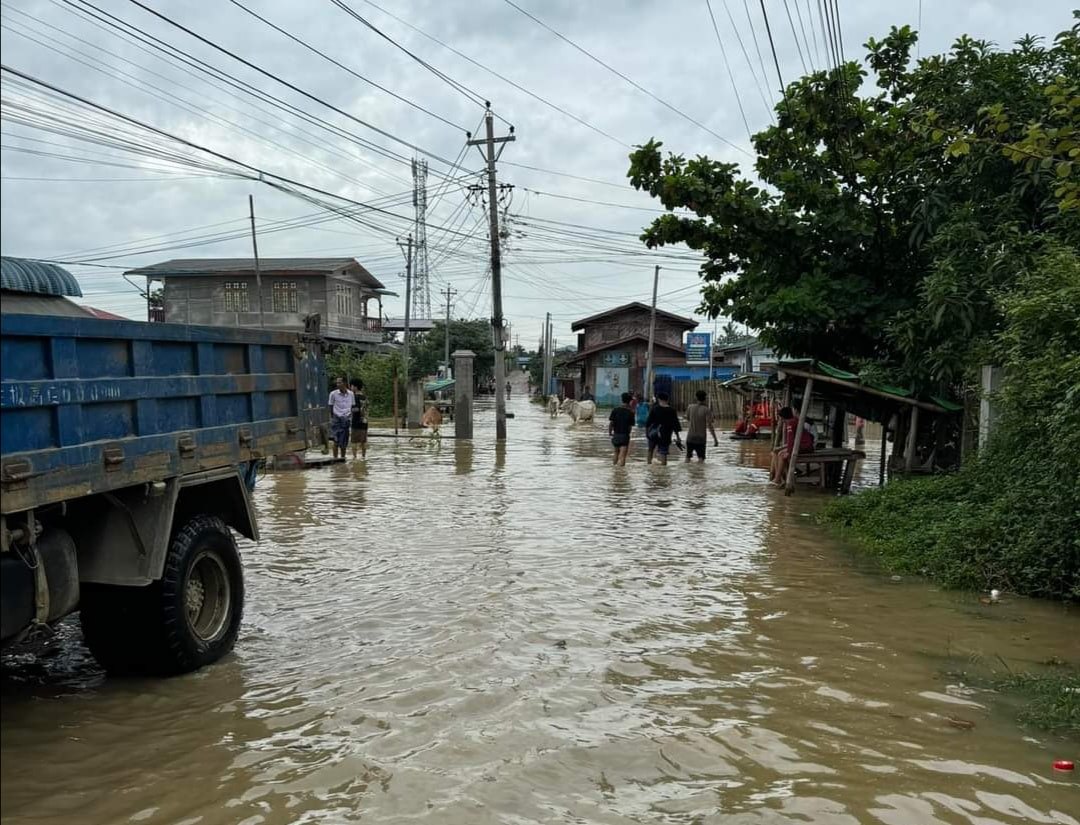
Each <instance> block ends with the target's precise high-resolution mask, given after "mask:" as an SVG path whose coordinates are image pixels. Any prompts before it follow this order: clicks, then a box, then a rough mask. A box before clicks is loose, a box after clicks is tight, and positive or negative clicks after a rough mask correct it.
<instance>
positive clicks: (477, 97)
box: [330, 0, 505, 122]
mask: <svg viewBox="0 0 1080 825" xmlns="http://www.w3.org/2000/svg"><path fill="white" fill-rule="evenodd" d="M330 2H331V3H333V4H334V5H335V6H337V7H338V8H339V9H341V10H342V11H343V12H345V13H346V14H347V15H349V16H350V17H352V18H353V19H354V20H356V21H357V22H359V23H362V24H363V25H365V26H366V27H367V28H369V29H370V30H371V31H373V32H375V34H377V35H379V37H381V38H382V39H383V40H385V41H386V42H387V43H390V44H391V45H392V46H394V48H396V49H398V50H400V51H401V52H403V53H405V54H407V55H408V56H409V57H411V58H412V59H413V60H415V61H416V62H417V63H419V64H420V65H421V66H423V67H424V68H425V69H427V70H428V71H429V72H431V73H432V74H433V75H435V76H436V77H437V78H439V79H440V80H442V81H443V82H444V83H446V84H447V85H448V86H450V88H452V89H454V90H455V91H456V92H458V93H459V94H461V95H462V96H463V97H465V99H466V100H469V101H470V102H472V103H475V104H476V105H478V106H480V107H481V108H484V109H487V108H490V104H489V102H488V98H487V97H485V96H483V95H481V94H479V93H477V92H474V91H473V90H472V89H470V88H468V87H467V86H465V85H463V84H461V83H459V82H458V81H456V80H454V79H453V78H452V77H450V75H448V74H446V73H445V72H443V71H440V70H439V69H437V68H435V67H434V66H433V65H431V64H430V63H428V62H427V61H426V60H424V59H423V58H422V57H420V56H419V55H418V54H416V53H414V52H412V51H410V50H409V49H406V48H405V47H404V46H402V45H401V44H400V43H398V42H397V41H396V40H394V38H392V37H391V36H390V35H388V34H386V33H385V32H384V31H382V29H380V28H379V27H378V26H376V25H375V24H374V23H372V22H371V21H369V20H368V19H367V18H365V17H364V16H363V15H361V14H360V13H359V12H357V11H355V10H354V9H352V8H351V7H350V6H349V5H348V4H347V3H344V2H342V0H330ZM500 119H501V118H500ZM504 122H505V121H504Z"/></svg>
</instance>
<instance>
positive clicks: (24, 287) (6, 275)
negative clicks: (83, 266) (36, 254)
mask: <svg viewBox="0 0 1080 825" xmlns="http://www.w3.org/2000/svg"><path fill="white" fill-rule="evenodd" d="M0 287H3V288H4V289H10V290H11V291H12V292H29V293H31V294H33V295H75V296H76V297H79V298H81V297H82V289H80V288H79V282H78V281H76V280H75V276H74V275H72V274H71V273H70V272H68V271H67V270H66V269H64V268H63V267H60V266H57V265H56V264H47V263H45V262H44V261H31V260H29V259H28V258H11V257H9V256H7V255H4V256H3V257H2V258H0Z"/></svg>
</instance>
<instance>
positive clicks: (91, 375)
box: [0, 315, 325, 513]
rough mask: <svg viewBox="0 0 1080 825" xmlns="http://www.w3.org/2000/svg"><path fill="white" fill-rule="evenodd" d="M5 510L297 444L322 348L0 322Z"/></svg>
mask: <svg viewBox="0 0 1080 825" xmlns="http://www.w3.org/2000/svg"><path fill="white" fill-rule="evenodd" d="M0 331H2V335H0V359H2V364H3V372H2V380H0V453H2V466H0V483H2V486H3V503H2V511H3V512H4V513H13V512H19V511H21V510H25V509H28V508H29V507H40V506H43V505H45V504H50V503H54V502H59V501H63V500H65V499H70V498H74V497H77V496H82V495H88V494H92V493H101V492H107V491H110V490H115V489H119V488H122V487H127V486H131V485H132V484H139V483H144V482H149V481H160V480H164V479H166V478H169V477H173V476H177V475H182V474H185V473H191V472H198V471H203V470H210V469H214V468H217V467H222V466H226V465H236V464H240V463H243V462H247V461H251V460H254V459H258V458H262V457H265V456H268V455H273V454H277V453H283V452H289V451H293V450H301V449H304V448H305V447H306V446H307V444H308V442H309V438H310V437H311V435H310V434H311V433H312V432H313V430H314V428H316V427H317V425H318V423H319V422H320V421H321V420H322V417H323V415H324V410H325V398H322V397H321V396H322V391H323V390H322V388H323V383H322V381H323V375H322V370H321V363H322V362H321V358H320V355H321V353H320V351H319V346H318V344H317V343H314V342H304V341H302V340H301V339H300V338H298V337H297V336H294V335H289V334H282V333H269V332H263V331H261V330H237V329H217V328H210V327H192V326H181V325H173V324H149V323H140V322H135V321H130V322H129V321H106V320H100V319H93V318H85V319H84V318H64V317H57V316H33V315H3V316H2V317H0Z"/></svg>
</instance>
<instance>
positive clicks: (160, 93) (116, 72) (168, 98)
mask: <svg viewBox="0 0 1080 825" xmlns="http://www.w3.org/2000/svg"><path fill="white" fill-rule="evenodd" d="M13 11H16V12H19V13H20V14H24V13H23V12H21V11H19V10H18V9H13ZM25 16H27V17H30V18H31V19H34V20H37V18H34V17H33V16H32V15H25ZM39 22H43V21H39ZM17 25H20V26H23V27H25V28H27V29H29V30H30V31H33V32H35V33H36V34H39V35H40V36H42V37H44V38H45V39H46V40H48V41H50V42H51V43H53V44H54V46H49V45H47V44H45V43H42V42H41V41H39V40H37V39H36V38H33V37H30V36H29V35H27V34H25V33H24V32H21V31H16V30H14V29H11V28H10V27H9V25H8V24H7V23H4V24H3V27H4V28H5V29H8V30H9V31H12V32H13V33H14V34H17V35H18V36H20V37H23V38H26V39H28V40H30V41H32V42H34V43H37V44H38V45H40V46H42V47H43V48H47V49H51V50H53V51H56V52H58V53H59V54H61V55H62V56H64V57H67V58H68V59H69V60H73V61H75V62H77V63H81V64H82V65H84V66H87V67H88V68H90V69H92V70H94V71H96V72H100V73H102V74H105V75H107V76H112V77H116V79H118V80H120V82H121V83H124V84H126V85H128V86H131V87H132V88H135V89H137V90H138V91H141V92H144V93H147V94H150V95H151V96H153V97H156V98H158V99H160V100H163V101H165V102H169V103H172V104H173V105H176V106H179V107H180V108H182V109H184V110H185V111H188V112H190V113H192V114H197V115H200V116H202V117H205V118H208V119H210V120H213V121H215V122H217V123H219V124H221V125H224V126H225V127H226V128H229V129H233V130H235V131H239V132H241V133H243V134H246V135H248V136H250V137H252V138H255V139H256V140H259V141H261V142H263V143H266V144H268V145H271V146H275V147H277V148H278V149H280V150H283V151H285V152H287V153H289V154H291V155H294V156H296V157H298V158H300V159H303V160H305V161H307V162H309V163H311V164H313V165H315V166H318V167H320V168H322V169H324V170H325V171H328V172H331V173H333V174H336V175H338V176H340V177H342V178H344V179H346V180H349V181H351V182H353V183H356V184H358V185H360V186H363V187H365V188H370V189H372V191H379V190H378V189H376V188H375V187H371V186H370V184H367V183H365V182H364V181H361V180H359V179H358V178H355V177H352V176H351V175H348V174H345V173H343V172H341V171H339V170H338V169H335V168H334V167H332V166H329V165H327V164H324V163H322V162H321V161H318V160H315V159H314V158H311V157H308V156H306V155H303V154H301V153H299V152H297V151H296V150H294V149H291V148H290V147H288V146H285V145H284V144H282V143H279V142H278V141H276V140H273V139H272V138H269V137H267V136H265V135H264V134H262V133H261V132H256V131H254V130H251V129H248V128H247V127H245V126H243V125H241V124H239V123H236V122H234V121H231V120H229V119H227V118H223V117H220V116H219V115H216V114H214V113H213V112H211V111H210V110H208V109H206V108H204V107H202V106H199V105H198V104H196V103H192V102H191V101H189V100H186V99H185V98H183V97H181V96H179V95H176V94H173V93H171V92H169V91H167V90H166V89H163V88H161V87H159V86H155V85H154V84H152V83H149V82H147V81H145V80H142V79H141V78H139V77H138V76H136V75H133V74H131V73H129V72H125V71H123V70H120V69H117V68H115V67H111V66H109V67H107V68H108V69H110V70H111V71H107V70H106V68H102V66H103V65H105V64H101V65H95V63H99V64H100V61H98V60H97V59H96V58H95V57H94V56H93V55H90V54H88V53H86V52H83V51H80V50H79V49H76V48H74V47H71V46H68V45H67V44H65V43H62V42H61V41H59V40H57V39H55V38H53V37H50V36H49V35H48V34H46V33H44V32H41V31H39V30H37V29H35V28H34V27H32V26H29V25H27V24H25V23H17ZM44 25H49V24H44ZM50 28H53V29H54V30H56V31H58V32H61V33H63V34H65V35H66V36H67V37H70V38H71V39H73V40H77V41H79V42H83V43H87V45H90V46H93V47H94V48H96V49H99V50H100V51H103V52H104V53H105V54H110V55H112V56H113V57H116V58H117V59H119V60H122V61H123V62H125V63H127V64H129V65H132V66H135V67H136V68H139V69H140V70H142V71H144V72H148V73H149V74H152V75H155V76H157V77H161V78H162V79H163V80H166V81H169V82H174V81H172V80H171V79H170V78H167V77H165V76H164V75H161V74H159V73H157V72H154V71H152V70H149V69H147V68H145V67H143V66H139V65H138V64H137V63H133V62H132V61H130V60H127V59H126V58H123V57H120V56H119V55H116V54H114V53H112V52H110V51H108V50H107V49H103V48H101V47H100V46H96V45H95V44H93V43H89V42H88V41H85V40H82V39H81V38H78V37H75V36H74V35H71V34H70V33H68V32H65V31H63V30H62V29H59V28H57V27H55V26H50ZM65 49H67V50H70V51H71V52H73V53H74V54H76V55H82V56H83V57H86V58H87V59H88V60H90V61H94V62H92V63H88V62H86V61H84V60H80V59H79V58H78V57H74V56H73V55H72V54H68V53H67V52H66V51H64V50H65ZM124 78H130V79H129V80H125V79H124ZM136 84H140V85H136ZM140 86H144V87H146V88H145V89H144V88H140ZM181 88H184V87H183V86H181ZM146 89H150V90H153V91H151V92H147V91H146ZM256 120H258V119H256ZM260 122H263V123H266V122H265V121H260ZM267 125H272V124H267ZM321 148H323V149H325V148H326V147H321ZM342 157H345V158H346V159H350V160H351V158H348V157H347V156H344V155H342Z"/></svg>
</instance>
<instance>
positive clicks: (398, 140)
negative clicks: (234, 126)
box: [128, 0, 453, 167]
mask: <svg viewBox="0 0 1080 825" xmlns="http://www.w3.org/2000/svg"><path fill="white" fill-rule="evenodd" d="M128 2H129V3H132V4H133V5H136V6H138V7H139V8H140V9H142V10H143V11H145V12H147V13H148V14H152V15H153V16H154V17H156V18H158V19H159V20H162V21H163V22H165V23H168V24H169V25H170V26H173V27H175V28H177V29H179V30H180V31H182V32H184V33H185V34H187V35H189V36H190V37H194V38H195V39H196V40H198V41H199V42H200V43H203V44H204V45H207V46H209V47H210V48H212V49H215V50H217V51H219V52H221V53H222V54H224V55H227V56H228V57H231V58H232V59H233V60H235V61H237V62H238V63H241V64H243V65H244V66H247V67H248V68H249V69H251V70H252V71H255V72H258V73H259V74H261V75H263V76H264V77H266V78H269V79H270V80H273V81H275V82H276V83H280V84H281V85H282V86H284V87H285V88H287V89H290V90H291V91H294V92H296V93H297V94H298V95H301V96H303V97H306V98H307V99H308V100H311V101H313V102H315V103H318V104H319V105H321V106H324V107H326V108H327V109H329V110H330V111H332V112H336V113H337V114H339V115H341V116H342V117H345V118H348V119H349V120H351V121H353V122H354V123H358V124H360V125H361V126H364V127H365V128H368V129H371V130H372V131H373V132H375V133H377V134H380V135H382V136H383V137H385V138H387V139H389V140H392V141H394V142H395V143H400V144H401V145H402V146H407V147H408V148H410V149H412V150H413V151H414V152H419V153H420V154H422V155H425V156H426V157H429V158H431V159H433V160H437V161H439V162H440V163H443V164H446V166H448V167H450V166H453V163H452V162H451V161H448V160H446V159H445V158H443V157H441V156H440V155H437V154H435V153H434V152H431V151H429V150H427V149H424V148H422V147H420V146H417V145H416V144H415V143H412V142H411V141H409V140H406V139H405V138H401V137H398V136H397V135H395V134H393V133H392V132H388V131H386V130H385V129H381V128H380V127H378V126H376V125H375V124H373V123H368V122H367V121H366V120H363V119H362V118H359V117H357V116H356V115H354V114H352V113H350V112H347V111H345V110H344V109H342V108H340V107H338V106H335V105H334V104H333V103H330V102H328V101H326V100H324V99H323V98H321V97H319V96H318V95H315V94H312V93H311V92H309V91H307V90H306V89H302V88H300V87H299V86H297V85H296V84H294V83H291V82H289V81H288V80H285V79H284V78H282V77H280V76H278V75H276V74H274V73H273V72H271V71H269V70H267V69H264V68H263V67H262V66H259V65H256V64H255V63H252V62H251V61H250V60H247V59H245V58H243V57H241V56H240V55H238V54H236V52H233V51H231V50H229V49H226V48H225V47H224V46H222V45H220V44H218V43H215V42H214V41H213V40H210V39H209V38H207V37H203V36H202V35H201V34H199V33H198V32H195V31H193V30H192V29H190V28H188V27H187V26H185V25H183V24H182V23H178V22H177V21H175V20H173V19H172V18H171V17H169V16H168V15H165V14H162V13H161V12H159V11H157V10H155V9H152V8H150V7H149V6H147V5H146V4H145V3H142V2H140V0H128Z"/></svg>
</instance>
